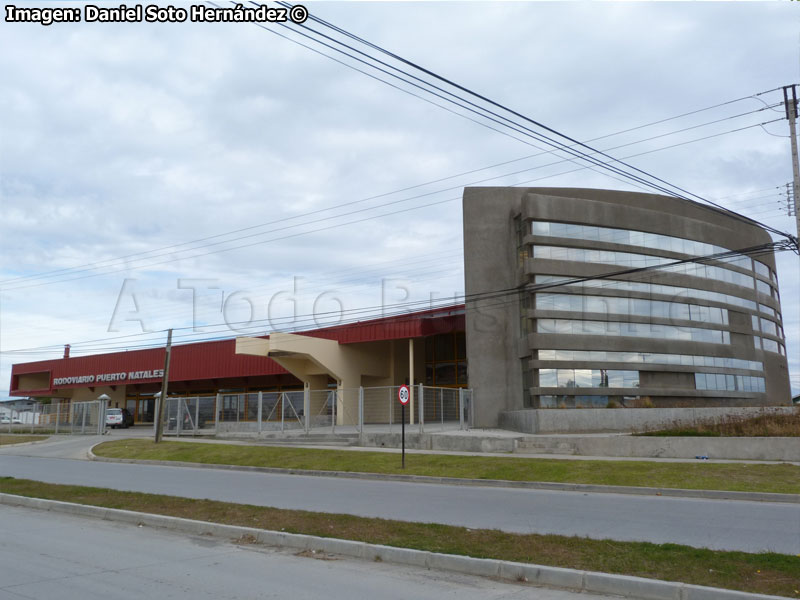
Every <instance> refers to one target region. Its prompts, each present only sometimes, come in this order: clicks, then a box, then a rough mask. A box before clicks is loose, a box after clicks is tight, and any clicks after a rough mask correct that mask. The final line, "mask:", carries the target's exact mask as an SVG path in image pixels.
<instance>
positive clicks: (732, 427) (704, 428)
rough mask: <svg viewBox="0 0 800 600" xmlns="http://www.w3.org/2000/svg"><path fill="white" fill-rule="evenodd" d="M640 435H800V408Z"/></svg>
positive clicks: (727, 418) (729, 418) (676, 427)
mask: <svg viewBox="0 0 800 600" xmlns="http://www.w3.org/2000/svg"><path fill="white" fill-rule="evenodd" d="M639 435H650V436H709V437H800V408H798V409H795V411H794V412H793V413H791V414H788V415H787V414H774V413H765V414H763V415H759V416H757V417H750V418H744V417H735V416H730V417H725V418H724V419H722V420H719V421H713V422H705V423H698V424H696V425H693V426H691V427H682V426H675V427H671V428H669V429H665V430H661V431H648V432H645V433H642V434H639Z"/></svg>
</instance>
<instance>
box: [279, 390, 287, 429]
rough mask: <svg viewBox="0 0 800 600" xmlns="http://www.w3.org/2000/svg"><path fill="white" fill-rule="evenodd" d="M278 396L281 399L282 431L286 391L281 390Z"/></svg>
mask: <svg viewBox="0 0 800 600" xmlns="http://www.w3.org/2000/svg"><path fill="white" fill-rule="evenodd" d="M279 398H280V399H281V433H283V427H284V422H285V418H286V392H281V394H280V396H279Z"/></svg>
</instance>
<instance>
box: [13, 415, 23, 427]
mask: <svg viewBox="0 0 800 600" xmlns="http://www.w3.org/2000/svg"><path fill="white" fill-rule="evenodd" d="M11 424H12V425H22V419H20V418H19V417H14V418H13V419H11Z"/></svg>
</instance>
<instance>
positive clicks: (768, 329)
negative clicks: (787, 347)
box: [761, 319, 778, 336]
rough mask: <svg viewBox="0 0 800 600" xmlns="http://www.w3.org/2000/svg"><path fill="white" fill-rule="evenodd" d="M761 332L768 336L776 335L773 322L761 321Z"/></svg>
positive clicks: (776, 330)
mask: <svg viewBox="0 0 800 600" xmlns="http://www.w3.org/2000/svg"><path fill="white" fill-rule="evenodd" d="M761 331H763V332H764V333H769V334H770V335H775V336H777V335H778V328H777V327H776V326H775V323H774V322H773V321H770V320H769V319H761Z"/></svg>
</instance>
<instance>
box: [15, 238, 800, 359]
mask: <svg viewBox="0 0 800 600" xmlns="http://www.w3.org/2000/svg"><path fill="white" fill-rule="evenodd" d="M789 245H790V244H789V242H788V241H784V242H770V243H767V244H760V245H757V246H752V247H748V248H741V249H739V250H729V251H725V252H719V253H715V254H711V255H706V256H693V257H689V258H685V259H676V260H674V261H671V262H669V263H665V264H661V265H651V266H644V267H634V268H627V269H622V270H617V271H612V272H608V273H605V274H598V275H590V276H586V277H577V278H571V279H567V280H565V281H561V282H554V283H548V284H535V285H528V286H523V287H524V290H526V291H535V290H539V289H549V288H553V287H561V286H563V285H571V284H572V285H574V284H575V283H576V282H582V281H588V280H596V279H612V278H618V277H622V276H628V275H635V274H640V273H650V272H653V271H669V269H671V268H674V267H676V266H680V265H684V264H688V263H701V264H704V263H709V262H712V263H713V262H714V261H717V262H724V260H725V259H726V258H735V257H739V256H741V255H748V256H758V255H759V254H762V253H768V254H769V253H774V252H781V251H785V250H788V249H789ZM520 291H522V289H521V288H520V287H511V288H505V289H502V290H493V291H490V292H481V293H475V294H463V295H459V296H457V298H459V299H463V300H462V301H464V302H466V301H478V300H485V299H494V298H497V297H500V296H503V295H508V294H517V293H519V292H520ZM454 299H455V298H454ZM430 302H431V301H430V300H429V299H426V300H415V301H409V302H401V303H395V304H390V305H373V306H369V307H360V308H357V309H350V310H344V311H330V312H323V313H318V312H317V313H308V314H305V315H299V316H292V318H293V319H294V320H295V321H296V320H297V318H298V317H301V320H302V318H304V319H305V321H310V320H312V319H313V320H317V319H319V317H320V316H324V315H341V314H342V313H348V314H354V315H361V313H367V314H368V315H370V314H371V315H373V316H374V313H375V311H377V310H381V311H385V310H386V309H387V308H393V309H409V308H414V307H419V306H424V305H426V304H430ZM443 302H444V300H443ZM446 302H451V300H450V299H449V298H448V299H447V300H446ZM403 314H407V310H406V311H402V312H398V313H394V314H390V315H389V316H395V315H403ZM285 318H286V319H288V318H289V317H285ZM360 318H363V315H361V316H360V317H358V318H357V319H356V320H355V321H344V322H340V323H337V324H336V325H339V324H347V323H351V322H358V321H359V320H360ZM268 320H269V319H259V320H252V321H242V322H234V323H216V324H213V325H207V327H215V326H220V327H221V326H224V327H227V328H228V330H230V327H231V325H241V324H248V325H247V326H246V327H242V328H240V329H241V330H247V329H256V328H257V329H263V324H262V323H264V322H265V321H268ZM256 321H257V322H259V325H251V323H253V322H256ZM336 325H331V326H336ZM323 327H324V326H323ZM193 328H194V326H186V327H173V328H172V329H173V330H175V331H186V330H188V329H193ZM292 330H294V331H302V329H300V328H293V329H292ZM157 333H163V332H145V333H142V334H131V335H129V336H120V337H121V338H128V337H134V336H139V337H141V336H144V335H148V336H152V335H154V334H157ZM211 333H213V332H211ZM197 335H198V334H197V333H193V334H184V335H181V336H176V337H196V336H197ZM201 335H206V333H203V334H201ZM227 339H231V337H230V336H225V337H221V338H210V339H204V340H200V341H203V342H209V341H221V340H227ZM91 342H92V341H87V342H76V343H75V344H71V347H75V348H76V350H78V351H81V349H79V348H77V346H80V345H82V344H86V343H91ZM150 347H161V344H160V343H156V344H143V345H138V346H137V345H126V346H116V347H114V348H120V349H136V348H142V349H144V348H150ZM47 348H60V346H57V345H54V346H40V347H34V348H23V349H16V350H9V351H3V352H0V353H1V354H18V353H20V352H30V351H32V350H40V349H41V350H43V349H47ZM114 348H110V347H107V346H105V345H103V344H98V345H95V346H93V347H91V348H84V349H82V350H83V351H96V350H99V349H103V350H106V351H107V350H110V349H114Z"/></svg>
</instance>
